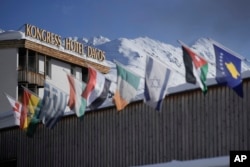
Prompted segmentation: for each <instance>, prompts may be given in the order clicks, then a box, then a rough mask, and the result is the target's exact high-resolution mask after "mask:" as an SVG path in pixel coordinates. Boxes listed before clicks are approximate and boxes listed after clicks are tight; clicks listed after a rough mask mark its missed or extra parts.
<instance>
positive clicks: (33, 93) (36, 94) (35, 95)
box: [21, 85, 40, 99]
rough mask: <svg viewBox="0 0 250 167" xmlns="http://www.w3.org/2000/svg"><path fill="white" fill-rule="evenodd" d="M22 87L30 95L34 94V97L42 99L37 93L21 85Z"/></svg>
mask: <svg viewBox="0 0 250 167" xmlns="http://www.w3.org/2000/svg"><path fill="white" fill-rule="evenodd" d="M21 87H22V88H23V89H25V90H27V91H28V92H29V93H31V94H33V95H34V96H37V97H38V98H39V99H40V97H39V96H38V95H37V94H36V93H35V92H33V91H31V90H29V89H28V88H26V87H24V86H23V85H21Z"/></svg>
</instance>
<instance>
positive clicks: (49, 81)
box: [45, 79, 69, 95]
mask: <svg viewBox="0 0 250 167" xmlns="http://www.w3.org/2000/svg"><path fill="white" fill-rule="evenodd" d="M45 81H47V82H48V83H49V84H50V85H52V86H54V87H55V88H57V89H58V90H60V91H62V92H64V93H65V94H66V95H69V94H68V93H67V92H65V91H64V90H62V89H61V88H58V87H57V86H55V85H54V84H52V83H51V82H50V81H49V80H48V79H46V80H45Z"/></svg>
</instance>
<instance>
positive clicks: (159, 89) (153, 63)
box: [144, 56, 171, 111]
mask: <svg viewBox="0 0 250 167" xmlns="http://www.w3.org/2000/svg"><path fill="white" fill-rule="evenodd" d="M170 75H171V70H170V69H168V68H166V66H165V65H164V64H163V63H161V62H159V61H157V60H155V59H154V58H152V57H149V56H148V57H147V60H146V70H145V91H144V102H145V103H146V104H147V105H149V106H150V107H152V108H154V109H155V110H157V111H160V110H161V106H162V100H163V99H164V97H165V95H166V93H167V88H168V81H169V78H170Z"/></svg>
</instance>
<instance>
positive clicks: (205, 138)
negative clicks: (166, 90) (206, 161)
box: [0, 80, 250, 167]
mask: <svg viewBox="0 0 250 167" xmlns="http://www.w3.org/2000/svg"><path fill="white" fill-rule="evenodd" d="M249 90H250V81H249V80H245V81H244V93H245V97H244V98H240V97H238V96H237V95H236V93H235V92H234V91H233V90H231V89H229V88H227V87H221V86H212V87H209V91H208V93H207V94H206V95H203V94H202V92H201V91H200V89H197V90H194V91H188V92H182V93H178V94H172V95H169V96H167V97H166V98H165V99H164V103H163V110H162V111H161V112H156V111H154V110H152V109H151V108H150V107H148V106H147V105H145V104H144V103H143V102H142V101H138V102H134V103H131V104H129V105H128V106H127V107H126V108H125V109H124V110H123V111H121V112H117V111H116V108H115V107H109V108H104V109H101V110H96V111H92V112H88V113H86V114H85V116H84V117H83V118H82V119H79V118H77V117H76V116H74V115H73V116H67V117H65V118H63V119H62V120H61V121H60V122H59V123H58V124H57V125H56V127H55V128H54V129H53V130H49V129H47V128H45V127H44V126H43V125H42V124H41V125H39V127H38V129H37V132H36V134H35V135H34V137H33V138H28V137H26V136H25V133H24V132H23V131H20V130H19V129H17V128H16V129H15V128H14V129H8V130H2V131H0V146H1V149H0V160H1V161H4V160H7V159H11V158H16V159H17V166H37V167H39V166H51V167H52V166H61V167H66V166H111V167H112V166H114V167H117V166H119V167H122V166H124V167H126V166H133V165H143V164H152V163H160V162H166V161H171V160H190V159H197V158H209V157H215V156H224V155H229V153H230V152H229V151H230V150H250V121H249V119H250V112H249V108H250V103H249ZM6 152H7V153H6Z"/></svg>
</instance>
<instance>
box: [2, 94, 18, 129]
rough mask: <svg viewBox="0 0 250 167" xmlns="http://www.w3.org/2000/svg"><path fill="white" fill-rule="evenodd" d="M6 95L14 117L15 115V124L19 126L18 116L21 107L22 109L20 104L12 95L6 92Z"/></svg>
mask: <svg viewBox="0 0 250 167" xmlns="http://www.w3.org/2000/svg"><path fill="white" fill-rule="evenodd" d="M5 95H6V97H7V99H8V101H9V103H10V105H11V107H12V110H13V111H14V112H13V114H14V117H15V124H16V125H19V126H20V116H21V109H22V104H21V103H20V102H18V101H16V100H15V99H14V98H13V97H11V96H10V95H8V94H6V93H5Z"/></svg>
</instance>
